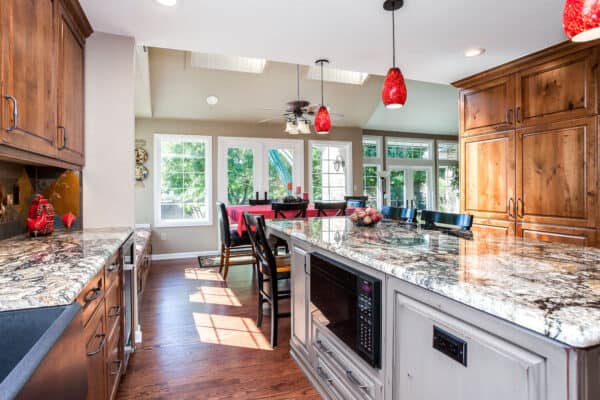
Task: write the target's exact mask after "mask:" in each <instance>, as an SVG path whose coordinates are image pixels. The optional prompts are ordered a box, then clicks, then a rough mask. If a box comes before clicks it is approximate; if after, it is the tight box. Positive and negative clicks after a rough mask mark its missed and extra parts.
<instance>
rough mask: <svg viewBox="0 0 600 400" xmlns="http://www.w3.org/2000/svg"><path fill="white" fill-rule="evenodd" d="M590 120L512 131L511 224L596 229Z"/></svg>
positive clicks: (593, 139) (592, 124)
mask: <svg viewBox="0 0 600 400" xmlns="http://www.w3.org/2000/svg"><path fill="white" fill-rule="evenodd" d="M596 177H597V169H596V125H595V118H587V119H579V120H574V121H567V122H557V123H553V124H547V125H543V126H538V127H532V128H526V129H522V130H519V131H518V138H517V185H516V187H517V222H528V223H538V224H552V225H563V226H568V227H590V228H594V227H595V226H596V204H597V202H596Z"/></svg>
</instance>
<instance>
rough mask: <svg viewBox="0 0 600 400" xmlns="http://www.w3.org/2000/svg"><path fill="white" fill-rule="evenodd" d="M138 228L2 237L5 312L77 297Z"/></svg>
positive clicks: (0, 297) (0, 299) (0, 282)
mask: <svg viewBox="0 0 600 400" xmlns="http://www.w3.org/2000/svg"><path fill="white" fill-rule="evenodd" d="M132 232H133V231H132V230H131V229H130V228H111V229H91V230H85V231H82V232H73V233H72V234H67V233H66V232H55V233H54V234H52V235H50V236H48V237H43V238H37V239H34V238H28V237H25V236H18V237H15V238H11V239H6V240H2V241H0V311H6V310H16V309H23V308H32V307H46V306H57V305H64V304H69V303H71V302H73V301H74V300H75V298H76V297H77V295H78V294H79V292H81V289H83V287H84V286H85V285H86V284H87V283H88V282H89V281H90V279H92V278H93V277H94V276H95V275H96V274H97V273H98V271H100V269H102V267H103V266H104V264H105V263H106V261H108V259H109V258H110V256H111V255H113V254H114V253H115V252H116V251H117V250H118V249H119V247H120V246H121V244H123V242H124V241H125V240H126V239H127V238H128V237H129V235H130V234H131V233H132Z"/></svg>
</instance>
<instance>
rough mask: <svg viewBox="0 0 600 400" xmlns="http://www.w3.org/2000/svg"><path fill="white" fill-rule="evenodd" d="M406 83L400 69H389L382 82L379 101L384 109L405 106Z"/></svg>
mask: <svg viewBox="0 0 600 400" xmlns="http://www.w3.org/2000/svg"><path fill="white" fill-rule="evenodd" d="M406 95H407V94H406V83H405V82H404V76H403V75H402V72H401V71H400V68H396V67H394V68H390V70H389V71H388V73H387V76H386V77H385V81H384V82H383V90H382V92H381V100H383V104H384V105H385V106H386V108H401V107H403V106H404V104H406Z"/></svg>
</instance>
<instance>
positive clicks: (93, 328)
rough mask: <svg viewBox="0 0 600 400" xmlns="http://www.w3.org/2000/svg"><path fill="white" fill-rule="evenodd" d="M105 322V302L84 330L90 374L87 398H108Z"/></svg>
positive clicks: (88, 373)
mask: <svg viewBox="0 0 600 400" xmlns="http://www.w3.org/2000/svg"><path fill="white" fill-rule="evenodd" d="M104 323H105V321H104V303H102V304H101V305H100V307H98V309H97V310H96V312H95V313H94V316H93V317H92V319H91V320H90V322H89V324H88V325H87V326H86V327H85V331H84V332H85V337H86V345H85V349H86V354H87V375H88V396H87V400H105V399H106V374H105V365H106V363H105V352H106V348H105V347H106V341H107V340H108V337H107V335H106V331H105V326H104V325H105V324H104Z"/></svg>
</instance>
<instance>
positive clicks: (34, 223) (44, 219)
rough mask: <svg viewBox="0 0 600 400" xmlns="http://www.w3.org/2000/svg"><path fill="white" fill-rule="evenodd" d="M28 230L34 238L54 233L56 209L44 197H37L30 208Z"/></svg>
mask: <svg viewBox="0 0 600 400" xmlns="http://www.w3.org/2000/svg"><path fill="white" fill-rule="evenodd" d="M27 228H28V230H29V234H31V235H33V236H38V235H41V236H45V235H49V234H51V233H52V232H54V207H53V206H52V204H50V203H49V202H48V200H47V199H45V198H44V196H42V195H37V196H36V197H35V199H34V200H33V202H32V203H31V206H29V218H27Z"/></svg>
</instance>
